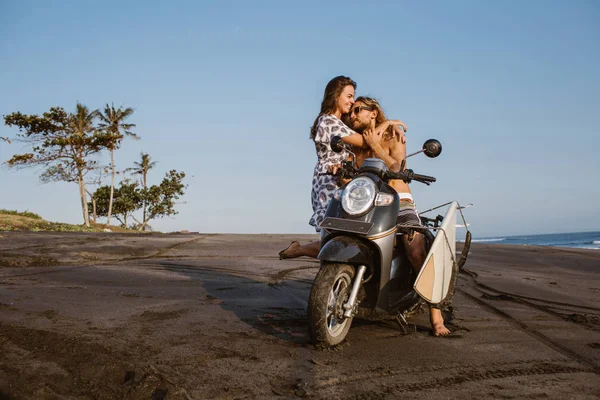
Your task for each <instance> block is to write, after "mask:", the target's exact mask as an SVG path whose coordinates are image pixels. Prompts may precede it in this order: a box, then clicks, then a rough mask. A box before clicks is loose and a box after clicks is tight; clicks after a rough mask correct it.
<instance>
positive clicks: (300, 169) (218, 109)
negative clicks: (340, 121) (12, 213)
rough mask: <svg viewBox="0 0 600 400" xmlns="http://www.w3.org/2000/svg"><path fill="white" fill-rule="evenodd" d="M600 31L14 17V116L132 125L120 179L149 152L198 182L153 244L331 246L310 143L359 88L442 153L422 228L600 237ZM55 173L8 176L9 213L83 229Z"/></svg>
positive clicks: (410, 8)
mask: <svg viewBox="0 0 600 400" xmlns="http://www.w3.org/2000/svg"><path fill="white" fill-rule="evenodd" d="M599 21H600V3H598V2H597V1H593V0H590V1H584V0H576V1H570V2H567V1H552V0H547V1H543V0H539V1H536V0H533V1H527V2H522V1H496V2H492V1H485V2H482V1H466V0H457V1H453V2H448V1H427V2H412V1H373V2H369V3H367V2H364V1H360V2H355V1H344V2H339V1H327V2H324V1H301V2H287V1H261V0H257V1H252V2H248V1H170V2H165V1H160V2H158V1H148V0H146V1H126V2H122V1H112V0H107V1H91V0H90V1H83V0H82V1H70V0H64V1H51V0H50V1H49V0H45V1H28V0H19V1H9V0H0V54H1V55H2V56H1V58H2V62H0V115H6V114H9V113H12V112H16V111H20V112H22V113H25V114H41V113H43V112H45V111H47V110H48V109H49V108H50V107H54V106H60V107H63V108H65V109H66V110H67V111H73V110H74V109H75V106H76V103H77V102H81V103H83V104H85V105H87V106H88V107H90V108H91V109H96V108H103V107H104V105H105V104H107V103H108V104H114V105H115V106H121V105H123V106H126V107H133V108H134V109H135V113H134V114H133V116H132V117H131V118H130V120H129V122H131V123H134V124H136V128H135V129H134V132H136V133H137V134H138V135H139V136H140V137H141V140H139V141H132V140H126V141H125V142H124V143H123V146H122V147H121V149H120V150H118V151H117V152H116V154H115V157H116V159H115V160H116V166H117V168H119V169H124V168H127V167H131V166H133V162H134V161H138V160H139V158H140V153H141V152H146V153H149V154H150V156H151V157H152V159H153V160H155V161H157V165H156V167H155V168H154V169H153V170H151V172H150V174H149V177H148V179H149V182H150V183H151V184H158V183H159V182H160V180H161V179H162V178H163V176H164V174H165V173H166V172H167V171H169V170H171V169H176V170H178V171H184V172H185V173H186V174H187V177H186V179H185V183H186V184H187V185H188V187H187V190H186V194H185V196H184V197H183V199H182V201H181V204H178V205H177V207H176V209H177V210H178V211H179V214H178V215H176V216H174V217H166V218H163V219H159V220H156V221H153V222H152V223H151V225H152V227H153V228H154V229H157V230H160V231H164V232H168V231H176V230H189V231H197V232H206V233H299V234H300V233H314V228H312V227H311V226H309V225H308V221H309V219H310V217H311V215H312V209H311V203H310V191H311V180H312V173H313V168H314V165H315V162H316V153H315V149H314V144H313V143H312V141H311V140H310V139H309V130H310V126H311V125H312V123H313V121H314V119H315V117H316V116H317V114H318V112H319V109H320V103H321V100H322V97H323V91H324V88H325V85H326V84H327V82H328V81H329V80H330V79H331V78H333V77H335V76H338V75H345V76H349V77H351V78H352V79H353V80H355V81H356V82H357V84H358V86H357V90H356V93H357V95H368V96H373V97H375V98H377V99H378V100H379V101H380V103H381V104H382V106H383V108H384V110H385V111H386V114H387V115H388V117H390V118H393V119H401V120H403V121H404V122H405V123H406V124H407V125H408V132H407V138H408V142H407V146H408V151H409V152H412V151H416V150H418V149H420V148H421V145H422V143H423V142H424V141H425V140H427V139H429V138H436V139H438V140H440V141H441V142H442V145H443V151H442V154H441V155H440V156H439V157H438V158H436V159H428V158H427V157H425V156H422V155H421V156H415V157H413V158H411V159H409V167H411V168H412V169H413V170H414V171H415V172H417V173H422V174H426V175H433V176H435V177H436V178H437V182H435V183H434V184H432V185H431V186H425V185H421V184H419V183H417V182H415V183H413V184H411V188H412V191H413V196H414V197H415V201H416V203H417V207H418V208H419V209H420V210H425V209H427V208H430V207H434V206H435V205H438V204H442V203H445V202H448V201H451V200H457V201H459V203H461V204H467V203H473V205H474V206H473V207H471V208H468V209H466V210H465V217H466V218H467V220H468V222H469V223H470V224H471V225H470V229H471V231H472V232H473V234H474V236H475V237H489V236H499V235H517V234H535V233H561V232H575V231H593V230H600V208H599V204H600V189H599V188H598V185H599V184H600V157H599V156H598V151H599V148H600V139H599V137H600V135H599V134H600V124H598V120H597V117H598V115H600V96H599V95H598V93H600V74H599V72H598V71H600V23H599ZM16 133H17V129H16V128H10V127H7V126H5V125H4V124H2V125H0V136H8V137H14V136H15V134H16ZM24 151H26V148H25V147H23V144H21V143H18V142H14V141H13V143H12V144H10V145H7V144H5V143H3V142H0V161H2V162H4V161H6V160H8V159H9V158H10V157H11V156H12V155H13V154H17V153H22V152H24ZM98 160H99V161H101V162H104V163H107V162H108V155H107V154H104V155H102V156H100V157H99V158H98ZM39 173H40V171H39V170H36V169H26V170H14V169H9V168H8V167H7V166H6V165H3V166H0V193H1V195H0V208H4V209H17V210H20V211H24V210H29V211H33V212H36V213H38V214H40V215H41V216H42V217H44V218H45V219H47V220H51V221H61V222H69V223H81V222H82V216H81V206H80V202H79V197H78V196H79V192H78V188H77V185H76V184H72V183H49V184H42V183H40V182H39V179H38V177H39ZM105 183H108V180H105ZM91 189H93V187H92V188H91Z"/></svg>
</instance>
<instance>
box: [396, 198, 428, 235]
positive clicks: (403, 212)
mask: <svg viewBox="0 0 600 400" xmlns="http://www.w3.org/2000/svg"><path fill="white" fill-rule="evenodd" d="M396 224H397V225H398V226H399V228H400V227H402V226H403V225H408V226H423V223H422V222H421V218H419V213H418V212H417V207H416V206H415V203H414V201H413V200H412V199H409V198H401V199H400V211H398V219H397V220H396Z"/></svg>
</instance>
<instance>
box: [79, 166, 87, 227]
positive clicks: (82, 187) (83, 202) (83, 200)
mask: <svg viewBox="0 0 600 400" xmlns="http://www.w3.org/2000/svg"><path fill="white" fill-rule="evenodd" d="M77 180H78V183H79V196H80V197H81V210H82V211H83V222H84V223H85V226H87V227H88V228H89V227H90V215H89V211H88V204H87V195H86V193H85V185H84V183H83V176H82V174H81V171H80V172H79V176H78V177H77Z"/></svg>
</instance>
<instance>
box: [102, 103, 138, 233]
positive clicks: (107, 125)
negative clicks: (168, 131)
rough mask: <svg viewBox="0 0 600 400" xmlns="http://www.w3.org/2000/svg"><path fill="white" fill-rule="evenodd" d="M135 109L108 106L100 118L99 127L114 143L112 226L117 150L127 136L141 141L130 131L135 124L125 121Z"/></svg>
mask: <svg viewBox="0 0 600 400" xmlns="http://www.w3.org/2000/svg"><path fill="white" fill-rule="evenodd" d="M133 111H134V110H133V108H131V107H127V108H125V109H123V108H122V107H119V108H118V109H115V106H114V105H110V106H109V105H108V104H107V105H106V106H105V107H104V112H103V113H100V115H99V117H100V120H101V121H102V122H101V123H100V124H99V125H98V127H99V128H100V129H102V130H104V131H105V132H106V133H108V134H109V135H111V136H112V141H111V142H110V144H109V145H108V150H109V151H110V170H111V182H110V200H109V202H108V216H107V224H108V225H110V216H111V214H112V203H113V196H114V191H115V150H116V149H118V148H119V147H120V146H121V142H122V141H123V138H124V137H125V136H129V137H131V138H133V139H139V136H137V135H136V134H135V133H133V132H131V131H130V129H131V128H133V127H135V124H127V123H125V120H126V119H127V118H129V117H130V116H131V114H133Z"/></svg>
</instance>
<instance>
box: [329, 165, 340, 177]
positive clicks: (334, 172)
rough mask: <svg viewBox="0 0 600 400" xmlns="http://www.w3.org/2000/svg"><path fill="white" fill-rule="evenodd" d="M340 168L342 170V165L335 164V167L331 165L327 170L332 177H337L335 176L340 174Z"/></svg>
mask: <svg viewBox="0 0 600 400" xmlns="http://www.w3.org/2000/svg"><path fill="white" fill-rule="evenodd" d="M340 168H342V164H334V165H330V166H329V167H328V168H327V172H329V173H330V174H332V175H335V174H337V172H338V170H339V169H340Z"/></svg>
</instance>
